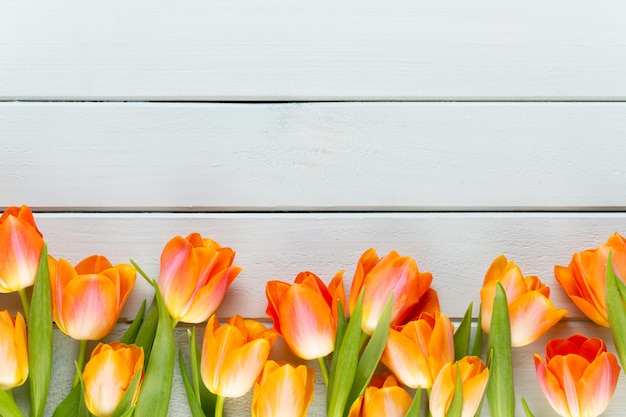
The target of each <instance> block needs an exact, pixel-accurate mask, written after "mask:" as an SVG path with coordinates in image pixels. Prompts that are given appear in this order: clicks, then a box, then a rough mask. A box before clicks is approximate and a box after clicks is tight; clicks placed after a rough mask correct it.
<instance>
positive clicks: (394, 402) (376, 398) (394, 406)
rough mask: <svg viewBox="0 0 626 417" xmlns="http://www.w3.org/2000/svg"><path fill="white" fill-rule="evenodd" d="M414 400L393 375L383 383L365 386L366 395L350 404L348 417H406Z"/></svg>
mask: <svg viewBox="0 0 626 417" xmlns="http://www.w3.org/2000/svg"><path fill="white" fill-rule="evenodd" d="M373 381H376V379H373ZM412 402H413V399H412V398H411V396H410V395H409V393H408V392H406V390H405V389H404V388H402V387H400V386H399V385H398V381H397V380H396V378H395V377H394V376H393V375H391V376H389V377H387V378H386V379H385V380H384V382H383V383H382V385H378V384H375V385H374V384H370V386H368V387H367V388H365V393H364V395H362V396H360V397H359V398H357V399H356V401H355V402H354V403H353V404H352V405H351V406H350V412H349V414H348V417H381V416H385V417H404V415H405V414H406V412H407V411H408V410H409V407H411V403H412Z"/></svg>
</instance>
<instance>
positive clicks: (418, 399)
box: [404, 388, 422, 417]
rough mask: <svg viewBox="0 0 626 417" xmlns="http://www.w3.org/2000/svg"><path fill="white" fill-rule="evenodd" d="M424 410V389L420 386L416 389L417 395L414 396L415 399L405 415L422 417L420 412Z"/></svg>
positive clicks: (405, 416)
mask: <svg viewBox="0 0 626 417" xmlns="http://www.w3.org/2000/svg"><path fill="white" fill-rule="evenodd" d="M421 411H422V389H421V388H418V389H416V390H415V395H414V396H413V401H411V405H410V406H409V409H408V410H407V411H406V414H405V415H404V417H420V412H421Z"/></svg>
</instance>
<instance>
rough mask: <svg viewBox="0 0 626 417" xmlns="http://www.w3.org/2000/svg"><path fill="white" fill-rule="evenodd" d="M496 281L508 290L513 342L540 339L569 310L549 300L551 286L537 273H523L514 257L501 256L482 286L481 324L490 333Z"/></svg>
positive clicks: (527, 341) (487, 274)
mask: <svg viewBox="0 0 626 417" xmlns="http://www.w3.org/2000/svg"><path fill="white" fill-rule="evenodd" d="M496 282H500V283H501V284H502V287H503V288H504V290H505V293H506V298H507V303H508V307H509V308H508V310H509V321H510V323H511V346H513V347H518V346H525V345H527V344H530V343H532V342H534V341H535V340H537V339H538V338H539V337H540V336H541V335H543V334H544V333H545V332H547V331H548V330H549V329H550V328H551V327H552V326H554V325H555V324H556V323H557V322H558V321H559V320H561V319H562V318H563V316H565V315H566V314H567V311H566V310H563V309H557V308H556V307H554V305H553V304H552V303H551V302H550V300H549V299H548V297H549V296H550V288H549V287H547V286H546V285H544V284H543V283H542V282H541V281H540V280H539V279H538V278H537V277H535V276H528V277H524V276H523V275H522V271H521V270H520V269H519V267H518V266H517V265H516V264H515V262H513V261H508V260H507V259H506V257H505V256H504V255H500V256H498V257H497V258H496V259H494V261H493V263H492V264H491V266H490V267H489V269H488V270H487V273H486V274H485V280H484V283H483V288H482V289H481V290H480V300H481V315H482V321H481V322H482V328H483V331H485V333H489V329H490V328H491V313H492V310H493V302H494V298H495V294H496Z"/></svg>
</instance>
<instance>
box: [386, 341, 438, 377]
mask: <svg viewBox="0 0 626 417" xmlns="http://www.w3.org/2000/svg"><path fill="white" fill-rule="evenodd" d="M381 362H382V363H383V364H384V365H385V366H386V367H387V368H389V369H390V370H391V372H393V373H394V375H395V376H396V377H397V378H398V380H400V381H401V382H402V383H403V384H404V385H406V386H408V387H409V388H413V389H416V388H430V387H431V386H432V383H433V378H432V375H431V372H430V368H429V367H428V361H427V359H426V358H425V357H424V354H423V353H422V352H421V351H420V348H419V346H418V345H417V344H416V343H415V342H414V341H412V340H411V339H409V338H408V337H407V336H405V335H404V334H402V333H400V332H398V331H397V330H394V329H390V330H389V338H388V339H387V345H386V346H385V350H384V351H383V355H382V357H381Z"/></svg>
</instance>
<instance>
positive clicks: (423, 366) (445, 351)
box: [381, 313, 454, 389]
mask: <svg viewBox="0 0 626 417" xmlns="http://www.w3.org/2000/svg"><path fill="white" fill-rule="evenodd" d="M453 361H454V327H453V326H452V323H451V322H450V319H449V318H448V317H446V316H445V315H443V314H440V313H435V314H434V315H430V314H426V313H425V314H423V315H422V317H421V318H420V319H418V320H414V321H411V322H409V323H407V324H405V325H404V326H397V327H393V328H391V329H389V338H388V339H387V345H386V346H385V350H384V351H383V355H382V357H381V362H382V363H383V364H384V365H385V366H386V367H387V368H389V369H390V370H391V372H393V374H394V375H395V376H396V377H397V378H398V379H399V380H400V382H402V383H403V384H404V385H406V386H407V387H409V388H413V389H417V388H430V387H432V385H433V381H434V380H435V377H436V376H437V374H438V373H439V371H440V370H441V368H443V366H444V365H445V364H446V363H451V362H453Z"/></svg>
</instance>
